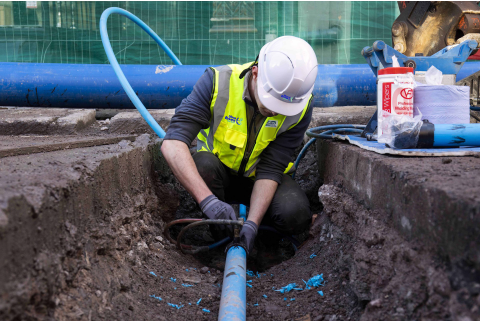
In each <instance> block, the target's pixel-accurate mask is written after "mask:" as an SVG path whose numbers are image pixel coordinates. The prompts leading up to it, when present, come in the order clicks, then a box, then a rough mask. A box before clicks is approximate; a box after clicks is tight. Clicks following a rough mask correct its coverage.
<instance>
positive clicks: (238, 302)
mask: <svg viewBox="0 0 480 321" xmlns="http://www.w3.org/2000/svg"><path fill="white" fill-rule="evenodd" d="M112 13H117V14H120V15H123V16H125V17H127V18H129V19H130V20H132V21H133V22H135V23H136V24H137V25H138V26H140V27H141V28H142V29H143V30H145V31H146V32H147V33H148V34H149V35H150V36H151V37H152V38H153V39H154V40H155V42H157V43H158V44H159V45H160V47H162V48H163V50H165V52H167V54H168V56H169V57H170V58H172V60H174V62H175V63H176V64H177V65H181V63H180V61H179V60H178V58H177V57H176V56H175V55H174V54H173V52H172V51H171V50H170V48H168V46H167V45H166V44H165V43H164V42H163V41H162V39H160V37H158V36H157V34H156V33H155V32H154V31H153V30H152V29H150V28H149V27H148V26H147V25H146V24H145V23H144V22H143V21H141V20H140V19H139V18H138V17H136V16H135V15H133V14H131V13H130V12H128V11H126V10H123V9H120V8H108V9H107V10H105V11H104V12H103V13H102V16H101V18H100V35H101V37H102V43H103V47H104V48H105V52H106V54H107V57H108V60H109V61H110V64H111V65H112V67H113V70H114V71H115V74H116V75H117V77H118V80H119V81H120V84H121V85H122V87H123V89H124V90H125V92H126V93H127V95H128V97H129V98H130V100H131V101H132V103H133V104H134V105H135V107H136V108H137V109H138V111H139V112H140V114H141V115H142V117H143V118H144V119H145V121H146V122H147V123H148V125H149V126H150V127H151V128H152V129H153V130H154V132H155V133H156V134H157V135H158V136H159V137H160V138H163V137H164V136H165V131H164V130H163V129H162V128H161V127H160V125H159V124H158V123H157V122H156V121H155V119H154V118H153V117H152V115H151V114H150V113H149V112H148V111H147V109H146V108H145V106H144V105H143V104H142V102H141V101H140V99H139V98H138V97H137V95H136V94H135V92H134V91H133V89H132V86H130V84H129V82H128V80H127V78H126V77H125V75H124V74H123V72H122V69H121V68H120V65H119V64H118V62H117V59H116V58H115V54H114V53H113V50H112V46H111V45H110V40H109V38H108V32H107V19H108V17H109V16H110V15H111V14H112ZM240 217H241V218H243V219H244V220H246V206H245V205H243V204H242V205H240ZM225 242H226V239H224V240H221V241H220V242H217V243H215V244H212V245H210V247H209V248H212V246H213V247H216V246H219V245H221V244H224V243H225ZM246 268H247V254H246V252H245V250H244V249H243V248H242V247H240V246H232V247H231V248H230V249H229V250H228V252H227V259H226V263H225V275H224V279H223V288H222V298H221V301H220V313H219V316H218V319H219V320H245V319H246V308H247V305H246V302H247V292H246V281H247V280H246Z"/></svg>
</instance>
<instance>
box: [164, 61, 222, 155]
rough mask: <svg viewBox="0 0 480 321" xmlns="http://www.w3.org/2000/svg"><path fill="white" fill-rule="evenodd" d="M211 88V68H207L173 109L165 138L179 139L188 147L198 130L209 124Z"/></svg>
mask: <svg viewBox="0 0 480 321" xmlns="http://www.w3.org/2000/svg"><path fill="white" fill-rule="evenodd" d="M212 89H213V70H211V69H210V68H208V69H207V70H205V72H204V73H203V75H202V76H201V77H200V79H199V80H198V81H197V83H196V84H195V86H194V87H193V91H192V92H191V93H190V95H188V96H187V98H185V99H183V100H182V103H181V104H180V106H178V107H177V108H176V109H175V115H174V116H173V117H172V120H171V121H170V126H169V127H168V130H167V133H166V135H165V137H164V139H165V140H179V141H182V142H184V143H185V144H187V146H189V147H190V145H191V144H192V141H193V140H194V139H195V137H196V136H197V135H198V132H199V131H200V130H201V129H206V128H208V127H209V126H210V116H211V112H210V103H211V99H212Z"/></svg>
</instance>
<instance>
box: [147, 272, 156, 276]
mask: <svg viewBox="0 0 480 321" xmlns="http://www.w3.org/2000/svg"><path fill="white" fill-rule="evenodd" d="M149 273H150V274H151V275H153V276H154V277H157V275H156V274H155V272H149Z"/></svg>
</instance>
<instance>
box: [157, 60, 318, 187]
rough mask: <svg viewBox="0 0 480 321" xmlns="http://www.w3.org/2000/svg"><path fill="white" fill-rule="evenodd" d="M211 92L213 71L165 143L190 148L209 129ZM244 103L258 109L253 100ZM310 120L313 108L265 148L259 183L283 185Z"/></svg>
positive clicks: (195, 91)
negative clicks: (201, 132)
mask: <svg viewBox="0 0 480 321" xmlns="http://www.w3.org/2000/svg"><path fill="white" fill-rule="evenodd" d="M212 89H213V71H212V70H211V69H210V68H208V69H207V70H205V72H204V74H203V75H202V76H201V77H200V79H199V80H198V81H197V83H196V84H195V86H194V87H193V91H192V93H191V94H190V95H188V97H187V98H185V99H184V100H183V101H182V103H181V104H180V106H178V107H177V108H176V109H175V115H174V116H173V118H172V120H171V122H170V126H169V127H168V130H167V134H166V135H165V138H164V139H166V140H168V139H171V140H179V141H182V142H184V143H185V144H187V146H189V147H190V145H191V144H192V141H193V140H194V139H195V137H196V136H197V135H198V132H199V131H200V130H201V129H206V128H208V127H209V125H210V115H211V113H210V103H211V96H212V95H211V94H212ZM247 90H248V89H247ZM244 100H245V102H246V103H247V104H249V105H251V106H253V107H255V108H257V106H254V105H253V103H252V102H251V101H250V100H248V99H244ZM311 119H312V107H311V106H310V108H309V110H308V111H307V112H306V113H305V116H304V117H303V119H302V120H301V121H300V123H298V124H297V125H296V126H295V127H293V128H292V129H290V130H287V131H286V132H284V133H283V134H281V135H279V136H278V137H277V138H276V139H275V140H274V141H273V142H271V143H270V144H269V145H268V147H267V148H265V150H264V151H263V152H262V155H261V159H260V161H259V163H258V165H257V168H256V179H271V180H274V181H276V182H277V183H278V184H280V183H281V181H282V175H283V172H284V171H285V168H287V166H288V163H290V162H291V161H292V160H293V158H294V153H295V149H296V148H297V147H298V146H300V144H301V143H302V140H303V136H304V134H305V131H306V130H307V128H308V125H309V124H310V120H311Z"/></svg>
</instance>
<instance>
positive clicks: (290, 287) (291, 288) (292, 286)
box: [275, 283, 303, 293]
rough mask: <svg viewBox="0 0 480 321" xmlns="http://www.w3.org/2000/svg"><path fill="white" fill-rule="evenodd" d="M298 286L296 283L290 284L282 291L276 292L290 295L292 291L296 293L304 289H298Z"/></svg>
mask: <svg viewBox="0 0 480 321" xmlns="http://www.w3.org/2000/svg"><path fill="white" fill-rule="evenodd" d="M296 286H297V284H296V283H290V284H288V285H286V286H284V287H283V288H281V289H280V290H275V291H277V292H280V293H288V292H290V291H291V290H296V291H301V290H303V289H302V288H296Z"/></svg>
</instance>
